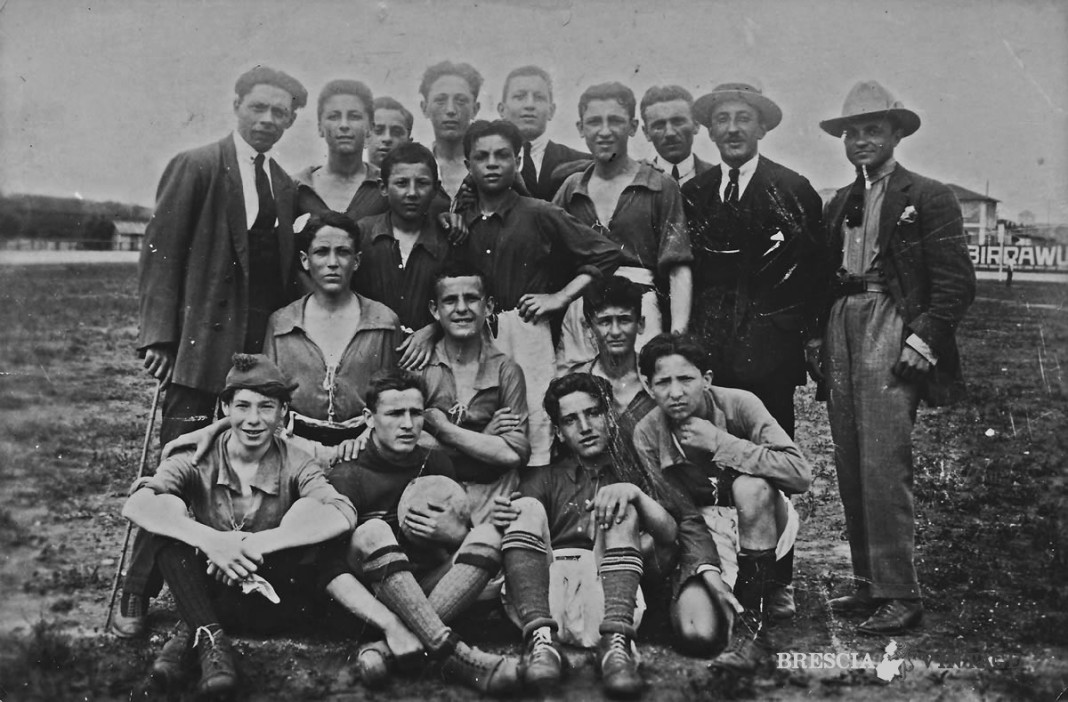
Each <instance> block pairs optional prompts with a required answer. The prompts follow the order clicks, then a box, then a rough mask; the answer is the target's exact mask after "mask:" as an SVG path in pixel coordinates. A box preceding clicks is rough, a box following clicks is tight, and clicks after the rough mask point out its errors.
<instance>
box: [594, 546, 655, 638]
mask: <svg viewBox="0 0 1068 702" xmlns="http://www.w3.org/2000/svg"><path fill="white" fill-rule="evenodd" d="M643 572H644V566H643V563H642V552H641V551H639V550H638V549H636V548H630V547H626V548H609V549H605V552H604V557H603V558H601V568H600V573H601V589H602V590H604V620H603V621H602V622H601V633H602V634H606V633H613V632H618V633H624V634H627V635H629V636H633V635H634V607H635V605H636V600H637V596H638V585H639V584H640V583H641V580H642V573H643Z"/></svg>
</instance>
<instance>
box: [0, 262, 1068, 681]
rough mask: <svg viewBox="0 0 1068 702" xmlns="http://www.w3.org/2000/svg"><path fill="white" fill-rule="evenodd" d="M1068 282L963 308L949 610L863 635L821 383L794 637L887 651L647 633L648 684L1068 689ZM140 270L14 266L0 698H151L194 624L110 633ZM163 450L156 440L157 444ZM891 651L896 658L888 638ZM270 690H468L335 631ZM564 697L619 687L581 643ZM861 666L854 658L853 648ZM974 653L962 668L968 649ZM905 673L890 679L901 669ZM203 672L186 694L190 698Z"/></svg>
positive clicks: (132, 420) (3, 397)
mask: <svg viewBox="0 0 1068 702" xmlns="http://www.w3.org/2000/svg"><path fill="white" fill-rule="evenodd" d="M1066 302H1068V285H1061V284H1048V283H1045V284H1043V283H1017V284H1016V286H1015V287H1013V288H1008V289H1007V288H1005V287H1003V286H1002V285H1000V284H998V283H995V282H993V281H983V282H981V283H980V287H979V299H978V300H977V302H976V304H975V306H974V307H973V308H972V311H971V313H970V315H969V317H968V319H967V320H966V321H965V323H964V324H963V326H962V328H961V330H960V332H959V339H960V341H961V345H962V351H963V357H964V363H965V368H966V373H967V375H968V379H969V386H970V397H969V398H968V399H967V400H966V401H965V402H963V403H961V404H959V405H956V406H954V407H951V408H943V409H937V410H928V409H921V412H920V414H921V416H920V420H919V422H918V425H917V429H916V433H915V440H916V468H917V470H916V498H917V499H916V502H917V507H918V533H917V541H918V550H919V555H918V564H917V565H918V568H919V571H920V579H921V582H922V583H923V584H924V587H925V597H926V606H927V617H926V620H925V625H924V626H923V627H922V628H921V629H920V630H919V631H918V632H917V633H915V634H913V635H910V636H904V637H896V638H895V639H893V641H891V640H890V639H872V638H865V637H859V636H857V635H856V634H855V633H854V625H855V623H856V622H855V621H852V620H847V619H840V618H837V617H835V616H832V615H831V613H830V612H829V610H828V609H827V607H826V605H825V602H826V599H827V597H828V596H833V595H835V594H839V593H840V592H842V591H844V590H845V588H846V587H847V586H848V581H847V576H848V574H849V572H850V569H849V555H848V547H847V545H846V541H845V536H844V525H843V518H842V512H841V508H840V505H839V501H838V495H837V486H836V484H835V476H834V470H833V465H832V462H831V439H830V434H829V429H828V427H827V418H826V413H825V411H824V408H823V406H822V405H819V404H817V403H815V402H814V401H813V399H812V388H811V387H808V388H804V389H802V390H801V391H800V392H799V399H798V406H799V417H800V421H799V426H798V439H799V442H800V443H801V445H802V448H803V449H804V450H805V451H806V453H807V455H808V456H809V457H810V458H811V460H812V462H813V464H814V466H815V474H816V479H815V481H814V484H813V488H812V490H811V491H810V492H809V493H807V494H806V495H803V496H801V497H800V498H797V507H798V509H799V511H800V513H801V516H802V519H803V520H804V521H803V526H802V533H801V536H800V543H799V547H798V553H797V571H798V573H797V579H796V586H797V604H798V616H797V618H796V619H795V620H793V621H792V622H789V623H788V624H786V625H783V626H780V627H778V629H777V630H776V638H777V640H778V642H779V645H780V651H783V652H803V653H809V652H811V653H821V654H826V653H831V654H839V653H846V654H856V655H857V660H858V661H860V662H863V661H864V660H865V656H866V655H867V656H870V660H871V662H872V663H873V664H878V663H884V666H886V665H889V667H890V668H891V669H892V670H896V673H897V674H896V675H894V676H893V677H892V679H891V680H889V681H885V680H883V679H880V677H879V676H878V674H877V673H876V671H874V670H871V669H845V668H837V667H834V668H822V669H811V668H810V669H804V670H802V669H788V668H777V667H776V666H775V662H774V661H773V662H770V663H769V665H768V666H767V667H766V668H765V669H764V670H761V671H760V673H759V674H758V675H756V676H751V677H743V678H724V677H717V676H713V674H712V673H710V672H709V671H708V669H707V667H706V663H707V661H704V660H698V659H692V658H686V657H683V656H680V655H678V654H676V653H674V652H673V651H672V650H671V649H670V648H669V647H668V645H667V644H668V637H667V636H666V633H665V631H666V630H665V626H664V623H663V621H662V620H657V619H656V618H655V617H653V618H652V621H650V622H649V624H648V626H646V627H645V628H644V629H643V632H642V635H643V639H642V647H641V648H642V652H643V656H644V670H645V673H646V677H647V679H648V681H649V683H650V688H649V690H648V692H647V693H646V696H645V697H646V699H657V700H683V699H782V700H794V699H823V698H834V699H901V700H905V699H947V700H949V699H953V700H955V699H976V700H994V699H1006V700H1016V699H1037V700H1056V699H1065V698H1068V693H1066V689H1068V529H1066V523H1065V518H1064V515H1065V513H1066V510H1068V487H1066V475H1068V459H1066V457H1068V386H1066V384H1065V383H1066V377H1065V376H1066V375H1068V368H1066V367H1065V366H1068V315H1066V309H1068V306H1066ZM136 305H137V300H136V283H135V267H134V266H132V265H129V264H125V265H63V266H58V265H57V266H25V267H19V266H0V330H2V331H0V700H2V702H8V701H9V700H29V699H34V700H75V699H76V700H82V699H91V700H112V699H114V700H119V699H130V698H135V699H140V698H143V697H148V696H149V695H148V694H147V692H146V691H145V690H143V689H142V688H143V678H144V675H145V673H146V671H147V669H148V665H149V662H150V660H151V657H152V655H153V653H154V652H155V651H157V650H158V648H159V646H160V645H161V644H162V641H163V640H164V638H163V637H164V635H165V632H166V631H167V630H168V629H169V628H170V625H171V624H172V623H173V622H174V620H175V616H176V615H175V612H174V609H173V606H172V605H171V603H170V602H169V601H168V600H167V599H166V598H164V599H162V600H160V601H158V602H157V603H154V604H153V609H152V615H151V617H152V618H151V624H152V635H151V637H150V639H149V641H148V643H147V645H146V643H145V642H143V641H140V642H133V643H131V642H125V641H119V640H116V639H114V638H112V637H110V636H108V635H106V634H104V633H103V620H104V612H105V609H106V606H107V598H108V594H109V589H110V585H111V580H112V577H113V575H114V571H115V568H116V565H117V559H118V553H119V548H120V545H121V543H122V539H123V533H124V528H125V524H124V522H123V520H122V519H121V518H120V517H119V514H118V513H119V507H120V504H121V502H122V499H123V496H124V492H125V488H126V486H127V485H128V484H129V482H130V480H131V479H132V478H133V477H134V475H135V474H136V472H137V464H138V459H139V456H140V449H141V441H142V436H143V433H144V430H145V425H146V421H147V418H148V414H149V407H150V405H151V398H152V390H153V386H152V383H151V381H150V380H149V379H148V378H147V376H145V375H144V373H143V372H142V371H141V369H140V365H139V361H138V360H137V359H136V358H135V355H134V352H133V346H134V343H135V339H136V331H137V327H136ZM155 450H156V448H155V447H153V449H152V452H153V453H154V452H155ZM461 631H462V633H463V634H464V635H465V636H466V637H468V638H469V639H471V640H474V641H475V642H476V643H477V644H478V645H480V646H483V647H484V648H488V649H492V650H499V651H505V650H510V651H514V652H518V646H517V638H518V637H517V634H516V632H515V631H514V629H513V628H511V625H509V624H507V623H506V622H504V621H503V620H502V619H501V618H500V615H499V614H498V613H497V612H493V611H489V612H486V613H483V614H481V615H480V616H472V617H468V618H466V621H465V623H464V624H463V625H462V626H461ZM888 646H890V647H891V648H890V649H889V650H890V652H889V653H888V649H887V647H888ZM237 649H238V651H239V653H240V661H239V666H240V668H241V670H242V673H243V675H244V678H243V680H244V685H243V692H242V695H241V699H248V700H261V699H264V700H266V699H270V700H290V699H330V700H387V699H389V700H429V699H435V700H436V699H449V700H466V699H473V698H475V697H476V696H475V695H473V694H470V693H467V692H466V691H464V690H460V689H457V688H454V687H451V686H446V685H443V684H442V683H441V682H440V680H439V679H438V678H437V677H436V675H435V674H434V673H433V672H432V671H428V672H426V673H423V674H421V675H420V674H416V675H413V676H409V677H408V678H406V679H404V680H395V681H394V682H392V683H391V685H390V687H388V688H387V689H386V690H384V691H381V692H368V691H366V690H364V689H363V688H362V686H361V685H360V684H359V682H358V681H357V680H355V679H354V677H353V673H352V665H351V661H350V660H349V657H350V655H351V653H352V651H353V650H354V646H353V644H352V643H351V642H348V641H346V640H345V639H343V638H339V637H337V636H331V635H324V634H322V633H320V632H318V631H316V630H311V631H308V632H304V633H301V634H299V635H298V636H296V637H294V638H292V639H275V640H266V641H261V640H251V639H240V640H239V641H238V643H237ZM571 657H572V659H573V662H575V663H576V669H575V670H574V671H573V672H572V676H571V679H570V682H569V684H568V686H567V688H566V692H565V695H564V699H568V700H586V699H598V698H600V691H599V687H598V683H597V681H596V680H595V679H594V676H593V672H592V668H591V667H590V666H589V665H588V664H587V663H586V662H585V659H584V656H583V654H582V652H579V651H574V652H573V653H572V655H571ZM850 660H852V659H850ZM954 663H956V664H958V667H953V664H954ZM886 677H890V676H889V675H887V676H886ZM191 689H192V688H191V686H190V688H189V689H187V690H183V691H180V692H178V693H176V694H175V695H173V697H172V699H191V698H192V693H191Z"/></svg>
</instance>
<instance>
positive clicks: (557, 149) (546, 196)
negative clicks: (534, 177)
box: [530, 140, 593, 202]
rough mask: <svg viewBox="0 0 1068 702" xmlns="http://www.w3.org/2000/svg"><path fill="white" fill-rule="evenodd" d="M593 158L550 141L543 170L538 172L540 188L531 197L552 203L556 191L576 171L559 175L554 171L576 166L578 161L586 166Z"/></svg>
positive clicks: (546, 146) (566, 170) (547, 145)
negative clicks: (561, 167)
mask: <svg viewBox="0 0 1068 702" xmlns="http://www.w3.org/2000/svg"><path fill="white" fill-rule="evenodd" d="M592 158H593V156H590V155H589V154H587V153H583V152H582V151H576V150H575V149H572V148H571V147H569V146H564V145H563V144H557V143H556V142H555V141H551V140H550V141H549V143H548V144H546V145H545V156H544V157H543V158H542V160H541V170H539V171H538V186H537V188H535V192H532V193H530V194H531V196H533V197H536V198H539V199H541V200H546V201H548V202H552V200H553V196H554V195H556V191H557V190H559V189H560V186H561V185H562V184H563V182H564V180H566V179H567V177H568V176H569V175H571V174H572V173H574V172H575V170H568V169H564V170H562V171H560V172H559V173H555V172H554V171H556V169H557V167H559V166H562V165H564V164H574V163H575V162H576V161H577V162H581V164H582V165H585V163H586V162H587V161H589V160H590V159H592ZM576 165H577V164H576Z"/></svg>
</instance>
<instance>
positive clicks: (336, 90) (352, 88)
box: [316, 78, 375, 122]
mask: <svg viewBox="0 0 1068 702" xmlns="http://www.w3.org/2000/svg"><path fill="white" fill-rule="evenodd" d="M335 95H354V96H355V97H358V98H359V99H360V102H362V103H363V109H364V110H367V111H368V112H370V114H369V115H368V117H369V118H370V119H369V120H368V121H369V122H374V104H375V98H374V95H372V94H371V89H370V88H368V87H367V86H366V85H365V84H363V83H361V82H360V81H358V80H349V79H347V78H339V79H337V80H332V81H330V82H329V83H327V84H326V85H324V86H323V89H322V90H320V91H319V109H318V112H317V113H316V114H317V117H318V119H322V118H323V105H324V104H325V103H326V101H327V100H329V99H330V98H332V97H334V96H335Z"/></svg>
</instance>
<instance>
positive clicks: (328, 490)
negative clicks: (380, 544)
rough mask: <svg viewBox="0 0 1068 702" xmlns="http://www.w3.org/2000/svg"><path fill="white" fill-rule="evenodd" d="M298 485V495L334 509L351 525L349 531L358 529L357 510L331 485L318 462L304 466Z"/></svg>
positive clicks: (299, 472)
mask: <svg viewBox="0 0 1068 702" xmlns="http://www.w3.org/2000/svg"><path fill="white" fill-rule="evenodd" d="M296 483H297V485H296V487H297V494H298V495H300V496H301V497H308V498H311V499H313V500H317V501H319V502H321V503H322V504H324V505H330V506H332V507H334V508H335V509H336V510H337V511H338V512H341V514H342V515H343V516H344V517H345V520H346V521H347V522H348V523H349V530H352V529H355V528H356V508H355V507H354V506H353V505H352V501H351V500H350V499H349V498H348V497H345V496H344V495H342V494H341V493H340V492H338V491H337V489H336V488H334V486H333V485H331V484H330V482H329V481H328V480H327V479H326V473H325V472H323V469H322V466H320V465H319V463H318V461H315V460H309V461H307V462H306V463H305V464H304V465H302V466H301V468H300V470H299V471H298V472H297V476H296Z"/></svg>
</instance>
